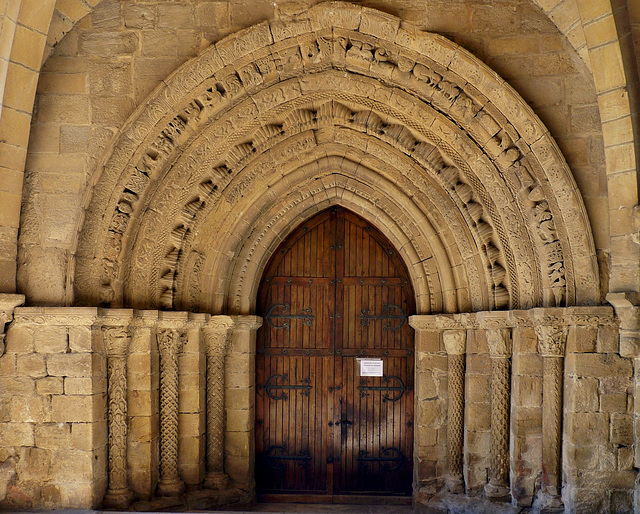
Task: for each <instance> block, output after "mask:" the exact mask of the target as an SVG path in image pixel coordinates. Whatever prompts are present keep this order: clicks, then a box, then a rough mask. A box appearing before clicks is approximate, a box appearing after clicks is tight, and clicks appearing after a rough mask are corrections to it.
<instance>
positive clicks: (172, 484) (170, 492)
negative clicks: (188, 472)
mask: <svg viewBox="0 0 640 514" xmlns="http://www.w3.org/2000/svg"><path fill="white" fill-rule="evenodd" d="M184 489H185V487H184V482H183V481H182V480H180V479H176V480H162V479H160V482H158V493H157V494H158V496H180V495H181V494H182V493H183V492H184Z"/></svg>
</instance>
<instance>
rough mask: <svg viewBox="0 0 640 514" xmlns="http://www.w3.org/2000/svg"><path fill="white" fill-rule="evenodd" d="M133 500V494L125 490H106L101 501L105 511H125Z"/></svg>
mask: <svg viewBox="0 0 640 514" xmlns="http://www.w3.org/2000/svg"><path fill="white" fill-rule="evenodd" d="M132 499H133V492H132V491H131V490H129V489H127V488H124V487H123V488H122V489H108V490H107V492H106V493H105V495H104V498H103V499H102V506H103V507H104V508H106V509H117V510H127V509H128V508H129V504H130V503H131V500H132Z"/></svg>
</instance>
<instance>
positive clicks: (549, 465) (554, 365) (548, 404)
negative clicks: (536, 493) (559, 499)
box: [542, 357, 564, 496]
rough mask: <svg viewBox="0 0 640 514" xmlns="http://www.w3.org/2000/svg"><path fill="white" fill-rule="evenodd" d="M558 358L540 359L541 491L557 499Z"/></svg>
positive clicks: (559, 441)
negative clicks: (541, 365)
mask: <svg viewBox="0 0 640 514" xmlns="http://www.w3.org/2000/svg"><path fill="white" fill-rule="evenodd" d="M563 360H564V359H563V358H562V357H544V359H543V373H544V375H543V384H542V387H543V389H542V391H543V395H544V398H543V401H542V405H543V411H542V487H543V489H544V490H546V491H545V492H547V493H548V494H551V495H554V496H558V495H559V494H560V490H559V480H560V449H561V447H562V446H561V445H562V419H561V418H562V370H563V365H564V363H563Z"/></svg>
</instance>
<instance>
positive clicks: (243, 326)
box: [231, 316, 262, 332]
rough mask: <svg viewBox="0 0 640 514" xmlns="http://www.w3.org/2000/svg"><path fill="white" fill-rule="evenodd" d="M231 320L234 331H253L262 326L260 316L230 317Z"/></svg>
mask: <svg viewBox="0 0 640 514" xmlns="http://www.w3.org/2000/svg"><path fill="white" fill-rule="evenodd" d="M231 319H232V320H233V323H234V326H233V329H234V331H247V332H251V331H255V330H258V329H259V328H260V327H261V326H262V318H261V317H260V316H231Z"/></svg>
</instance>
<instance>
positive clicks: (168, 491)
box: [157, 329, 184, 496]
mask: <svg viewBox="0 0 640 514" xmlns="http://www.w3.org/2000/svg"><path fill="white" fill-rule="evenodd" d="M157 340H158V350H159V352H160V481H159V483H158V494H159V495H161V496H174V495H177V494H180V493H181V492H182V489H183V486H184V483H183V482H182V481H181V480H180V477H179V475H178V352H179V349H180V342H181V341H180V336H179V334H178V332H177V331H176V330H174V329H162V330H159V331H158V334H157Z"/></svg>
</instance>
